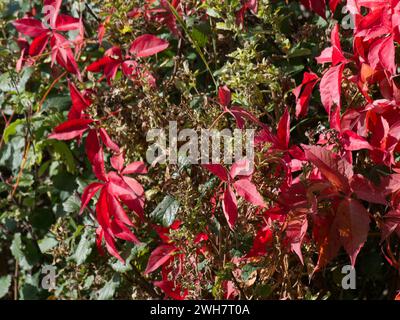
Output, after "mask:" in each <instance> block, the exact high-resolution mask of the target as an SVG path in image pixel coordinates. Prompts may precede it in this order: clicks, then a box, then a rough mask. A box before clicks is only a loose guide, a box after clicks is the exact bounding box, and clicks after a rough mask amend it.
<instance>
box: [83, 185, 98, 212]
mask: <svg viewBox="0 0 400 320" xmlns="http://www.w3.org/2000/svg"><path fill="white" fill-rule="evenodd" d="M102 187H103V184H102V183H99V182H93V183H91V184H89V185H88V186H87V187H86V188H85V190H83V194H82V198H81V209H80V210H79V214H82V212H83V210H84V209H85V208H86V206H87V205H88V203H89V201H90V199H92V198H93V197H94V195H95V194H96V193H97V191H99V189H100V188H102Z"/></svg>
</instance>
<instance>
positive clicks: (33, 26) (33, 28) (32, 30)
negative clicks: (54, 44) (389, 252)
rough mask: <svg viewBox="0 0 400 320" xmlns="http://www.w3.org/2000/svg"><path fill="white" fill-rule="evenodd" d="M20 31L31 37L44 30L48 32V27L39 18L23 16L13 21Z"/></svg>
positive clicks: (38, 34)
mask: <svg viewBox="0 0 400 320" xmlns="http://www.w3.org/2000/svg"><path fill="white" fill-rule="evenodd" d="M12 24H13V25H14V27H15V28H16V29H17V31H18V32H21V33H22V34H24V35H27V36H28V37H31V38H36V37H38V36H40V35H41V34H42V33H43V32H47V31H48V29H47V28H46V27H45V26H44V25H43V23H41V22H40V21H39V20H36V19H34V18H23V19H17V20H15V21H13V22H12Z"/></svg>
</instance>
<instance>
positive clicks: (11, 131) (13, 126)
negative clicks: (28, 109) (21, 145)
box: [3, 119, 26, 143]
mask: <svg viewBox="0 0 400 320" xmlns="http://www.w3.org/2000/svg"><path fill="white" fill-rule="evenodd" d="M25 122H26V120H25V119H17V120H15V121H14V122H12V123H10V124H9V125H8V126H7V128H5V129H4V132H3V138H4V142H5V143H8V139H9V137H10V136H13V135H15V134H16V133H17V127H18V126H19V125H21V124H24V123H25Z"/></svg>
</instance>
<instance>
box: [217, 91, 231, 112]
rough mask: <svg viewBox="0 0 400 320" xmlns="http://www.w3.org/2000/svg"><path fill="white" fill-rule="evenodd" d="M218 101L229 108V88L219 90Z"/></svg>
mask: <svg viewBox="0 0 400 320" xmlns="http://www.w3.org/2000/svg"><path fill="white" fill-rule="evenodd" d="M218 99H219V103H220V104H221V105H222V106H224V107H228V106H229V105H230V104H231V91H230V90H229V88H228V87H227V86H223V87H219V88H218Z"/></svg>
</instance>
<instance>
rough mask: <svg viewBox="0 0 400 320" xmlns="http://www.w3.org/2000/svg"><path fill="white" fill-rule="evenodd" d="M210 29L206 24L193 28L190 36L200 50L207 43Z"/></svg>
mask: <svg viewBox="0 0 400 320" xmlns="http://www.w3.org/2000/svg"><path fill="white" fill-rule="evenodd" d="M208 34H210V27H209V26H208V25H207V24H199V25H196V26H194V27H193V29H192V32H191V35H192V38H193V39H194V40H195V41H196V42H197V44H198V45H199V47H200V48H204V47H205V46H206V45H207V43H208Z"/></svg>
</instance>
